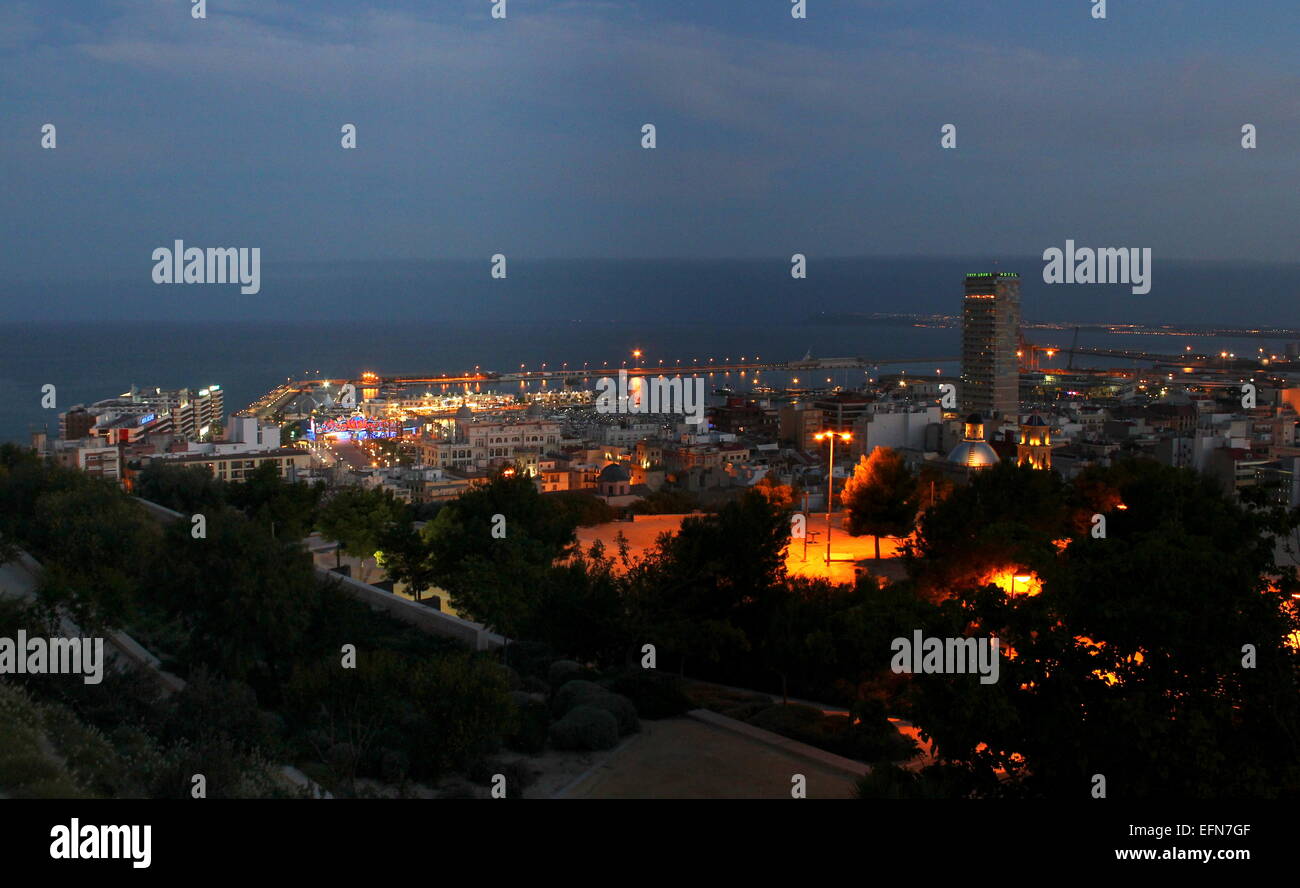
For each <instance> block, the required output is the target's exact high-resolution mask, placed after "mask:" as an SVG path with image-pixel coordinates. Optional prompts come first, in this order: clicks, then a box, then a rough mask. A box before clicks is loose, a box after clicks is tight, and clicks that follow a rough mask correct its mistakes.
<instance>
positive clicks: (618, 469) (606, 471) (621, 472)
mask: <svg viewBox="0 0 1300 888" xmlns="http://www.w3.org/2000/svg"><path fill="white" fill-rule="evenodd" d="M596 480H597V481H631V480H632V476H631V475H629V474H628V473H627V469H625V468H623V467H622V466H620V465H619V464H618V463H610V464H609V465H607V466H605V468H603V469H601V470H600V474H599V475H597V476H596Z"/></svg>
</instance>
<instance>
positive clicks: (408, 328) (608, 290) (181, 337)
mask: <svg viewBox="0 0 1300 888" xmlns="http://www.w3.org/2000/svg"><path fill="white" fill-rule="evenodd" d="M1017 265H1022V266H1024V267H1025V268H1027V269H1028V270H1029V271H1030V272H1031V273H1030V274H1026V275H1023V277H1024V279H1025V283H1024V290H1023V292H1022V313H1023V315H1024V317H1025V321H1026V322H1027V324H1029V325H1031V326H1027V328H1026V329H1025V331H1024V332H1025V336H1026V338H1027V339H1029V340H1030V341H1032V342H1036V343H1040V344H1044V345H1056V346H1058V347H1069V346H1070V344H1071V342H1072V341H1074V337H1075V335H1076V334H1075V331H1074V329H1073V328H1072V326H1071V325H1072V324H1081V325H1084V326H1082V327H1081V328H1080V330H1079V332H1078V334H1077V336H1078V340H1077V341H1078V345H1079V346H1084V347H1096V348H1119V349H1143V350H1146V351H1150V352H1159V353H1165V354H1171V353H1177V352H1182V351H1184V350H1185V349H1186V348H1187V347H1189V346H1190V347H1191V348H1192V350H1194V351H1197V352H1210V353H1214V352H1218V351H1221V350H1222V351H1229V352H1234V353H1236V354H1238V355H1245V354H1250V353H1258V352H1259V351H1260V350H1262V351H1263V353H1265V354H1268V353H1280V352H1281V351H1282V350H1283V349H1284V347H1285V345H1286V343H1287V342H1288V341H1290V339H1289V337H1288V336H1287V335H1254V336H1222V335H1210V331H1211V326H1210V325H1215V324H1219V325H1222V326H1225V327H1232V328H1234V329H1239V328H1246V327H1257V328H1261V329H1272V328H1295V327H1300V310H1297V308H1296V306H1300V302H1297V299H1300V266H1251V265H1242V266H1231V265H1223V264H1217V263H1200V264H1198V263H1184V264H1183V265H1181V266H1178V267H1175V268H1166V269H1165V271H1164V275H1165V277H1166V278H1167V279H1172V282H1171V286H1172V285H1174V284H1175V283H1176V285H1177V286H1179V287H1181V296H1176V295H1173V294H1169V293H1166V292H1165V291H1164V290H1162V289H1161V288H1160V281H1161V278H1160V275H1161V273H1162V272H1161V266H1160V265H1159V264H1157V265H1156V266H1155V282H1156V287H1155V288H1153V293H1154V294H1157V297H1155V298H1158V299H1159V300H1162V301H1161V307H1160V308H1159V309H1158V310H1156V309H1153V307H1152V297H1138V296H1132V295H1130V294H1129V293H1128V292H1127V290H1121V289H1119V288H1115V287H1109V288H1106V287H1097V288H1095V289H1092V290H1090V288H1088V287H1086V286H1075V287H1068V286H1056V287H1047V286H1046V285H1044V284H1042V283H1041V277H1040V276H1039V274H1038V272H1039V270H1040V268H1041V262H1038V263H1035V264H1033V265H1031V264H1029V261H1028V260H1025V261H1023V262H1021V263H1014V262H1013V263H1000V264H998V265H994V264H993V263H988V262H986V263H982V264H977V261H976V260H953V259H942V260H930V261H926V260H917V259H905V260H865V259H864V260H834V261H831V260H827V262H826V263H825V266H824V268H823V271H824V274H823V275H822V276H823V277H825V278H829V280H816V278H817V276H818V273H819V272H818V269H819V265H818V264H817V263H815V262H810V280H809V281H792V280H791V279H790V277H789V274H788V266H786V267H785V268H781V267H778V268H775V269H774V268H773V267H772V263H767V262H762V261H758V260H733V261H728V262H723V263H702V262H695V261H691V262H682V261H674V262H671V263H655V262H653V261H650V260H635V261H628V262H624V263H619V262H610V261H601V262H596V263H581V262H569V263H565V262H559V261H549V262H538V263H535V264H533V265H531V266H530V264H529V263H527V262H517V263H514V264H512V265H511V266H510V270H509V277H508V278H507V280H505V281H499V280H497V281H494V280H491V279H490V278H489V277H488V276H487V273H486V267H484V268H482V269H477V271H476V270H475V269H476V268H477V265H475V264H472V263H471V264H467V263H398V264H397V265H396V266H394V267H389V266H387V265H385V264H383V263H378V264H375V263H343V264H337V265H332V266H331V265H325V266H321V267H297V268H276V267H275V266H274V265H273V264H271V265H268V266H266V267H265V268H264V271H263V287H262V293H260V294H258V295H256V296H242V295H240V294H239V292H238V289H237V288H221V287H219V286H214V287H207V288H205V287H204V286H195V285H191V286H190V287H189V288H188V290H186V289H185V287H183V286H182V287H179V288H177V287H176V285H172V288H171V289H168V287H167V285H160V286H140V285H139V284H138V282H135V283H131V282H126V283H124V282H122V281H121V280H118V279H113V280H106V281H103V282H96V281H92V280H77V281H69V282H64V283H61V284H57V285H56V284H53V283H51V282H18V283H14V282H10V283H8V284H7V285H5V288H4V291H3V292H4V293H5V294H6V297H7V298H6V299H5V300H4V304H5V305H6V306H8V308H7V309H6V313H5V315H4V318H3V320H0V336H3V342H4V347H3V349H0V392H2V393H3V395H4V396H3V397H2V398H0V440H8V441H25V440H28V438H29V435H30V433H31V432H32V431H35V430H40V429H47V430H48V431H49V432H50V434H51V436H53V435H54V434H55V433H56V432H57V428H58V413H59V412H60V411H63V410H66V409H68V408H69V407H71V406H73V405H76V404H81V403H91V402H93V401H97V400H100V399H103V398H109V397H114V396H116V395H119V394H121V393H123V392H125V391H127V390H128V389H129V388H130V387H131V386H132V385H136V386H140V387H154V386H158V387H162V388H181V387H190V388H195V389H198V388H203V387H207V386H210V385H214V384H216V385H220V386H221V387H222V388H223V390H224V391H225V405H226V410H227V412H233V411H235V410H238V409H240V408H242V407H244V406H247V405H248V404H249V403H251V402H253V401H254V400H256V399H257V398H258V397H259V396H261V395H262V394H263V393H265V392H267V391H269V390H270V389H272V388H273V387H275V386H276V385H278V384H279V383H281V382H284V381H285V380H286V379H289V378H293V379H302V378H309V377H315V376H322V377H325V378H339V377H355V376H357V375H358V374H359V373H360V372H361V371H363V370H373V371H375V372H377V373H379V374H380V375H435V374H443V373H456V372H464V371H468V370H470V369H473V368H475V367H478V368H482V369H483V370H495V371H498V372H510V371H515V370H519V369H520V368H521V366H522V367H523V368H524V369H531V370H537V369H542V368H543V365H545V367H546V369H561V368H562V367H564V366H565V365H567V366H568V368H569V369H577V368H580V367H582V366H583V365H584V364H586V365H587V366H588V368H589V369H590V370H596V369H604V368H606V367H608V368H609V369H610V370H617V368H619V367H621V366H622V365H623V363H624V362H628V363H629V364H630V363H632V352H633V351H634V350H640V352H641V354H642V357H641V359H640V363H641V364H642V365H643V366H646V367H651V368H656V367H659V366H662V367H663V368H664V370H665V372H667V373H668V374H669V375H671V373H672V368H673V367H674V366H675V365H676V364H677V362H679V361H680V362H681V363H682V364H683V365H684V364H687V363H691V364H698V363H707V362H708V360H709V359H713V361H714V362H717V363H723V362H728V361H735V360H738V359H740V358H742V357H743V358H745V359H749V360H763V361H788V360H798V359H801V358H803V357H804V356H805V355H809V354H811V355H812V356H814V357H864V358H867V359H868V360H870V361H872V362H875V363H876V364H877V365H878V366H873V367H870V368H868V369H865V370H864V369H857V370H835V371H824V372H823V373H822V374H821V375H820V376H819V377H817V378H813V377H811V376H807V375H804V376H801V377H800V378H799V382H798V383H797V385H799V386H800V387H811V386H825V385H828V384H829V385H844V386H850V387H852V386H854V385H856V384H859V383H861V382H862V381H863V378H864V377H869V376H873V375H877V374H879V373H885V372H891V371H898V370H907V371H908V372H918V373H933V372H935V371H936V370H938V371H941V372H942V373H943V374H949V373H951V374H953V375H956V374H958V373H959V370H960V368H959V365H958V364H957V363H956V359H957V357H958V355H959V351H960V329H959V328H958V327H957V326H956V325H954V324H952V323H946V324H945V323H944V322H942V321H937V320H934V319H931V318H930V317H929V315H931V314H934V315H949V316H955V315H956V314H957V313H958V312H959V311H960V308H961V297H962V271H963V270H964V271H979V270H991V269H994V268H1002V267H1008V266H1010V267H1016V266H1017ZM517 278H522V280H517ZM810 282H811V283H810ZM800 284H808V286H806V287H801V286H800ZM214 291H221V292H214ZM222 292H224V293H225V296H224V298H223V297H222V296H221V293H222ZM176 293H184V294H185V296H186V298H184V299H178V298H177V296H176V295H175V294H176ZM151 300H152V301H151ZM885 315H891V316H889V317H886V316H885ZM893 315H898V316H893ZM901 315H908V317H900V316H901ZM1034 324H1051V325H1053V326H1051V327H1049V328H1043V327H1037V328H1036V327H1034V326H1032V325H1034ZM1091 324H1144V325H1147V326H1146V327H1144V328H1143V329H1141V330H1132V331H1130V332H1121V331H1119V330H1116V329H1114V328H1112V329H1102V328H1097V327H1093V326H1088V325H1091ZM1174 330H1180V331H1187V332H1188V333H1189V335H1183V334H1182V333H1175V332H1173V331H1174ZM1192 333H1194V334H1197V335H1190V334H1192ZM661 361H662V362H663V363H662V364H660V362H661ZM1056 363H1064V362H1063V361H1059V360H1058V361H1057V362H1056ZM1124 365H1125V362H1123V361H1119V360H1114V359H1101V358H1091V359H1084V358H1080V359H1079V360H1077V361H1076V366H1124ZM1130 366H1131V365H1130ZM796 376H798V374H795V373H788V374H775V373H765V374H763V375H762V377H761V380H762V382H763V383H765V384H768V385H773V386H777V387H780V386H784V385H789V384H796V383H794V382H793V380H794V378H795V377H796ZM753 382H754V379H753V376H752V374H749V375H746V376H745V377H741V376H739V375H738V374H735V373H731V374H725V373H718V374H715V376H714V378H713V379H712V380H711V383H712V384H713V385H714V386H716V387H723V386H726V387H730V388H733V389H736V390H740V391H743V390H745V389H746V388H748V387H749V386H751V385H752V384H753ZM552 384H553V383H552ZM46 385H53V386H54V387H55V389H54V392H55V407H54V408H52V409H46V408H43V407H42V404H41V402H42V392H43V387H44V386H46ZM536 387H537V386H536V384H532V385H531V387H529V386H526V387H524V388H525V389H528V388H531V389H532V390H536ZM511 390H514V391H518V390H520V388H519V385H518V384H515V385H514V387H513V388H512V389H511Z"/></svg>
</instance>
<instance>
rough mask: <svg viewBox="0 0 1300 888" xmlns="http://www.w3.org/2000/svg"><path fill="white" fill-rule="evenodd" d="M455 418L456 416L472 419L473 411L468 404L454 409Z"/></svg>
mask: <svg viewBox="0 0 1300 888" xmlns="http://www.w3.org/2000/svg"><path fill="white" fill-rule="evenodd" d="M456 418H457V419H473V418H474V411H473V410H470V409H469V407H468V406H465V407H462V408H460V409H459V410H457V411H456Z"/></svg>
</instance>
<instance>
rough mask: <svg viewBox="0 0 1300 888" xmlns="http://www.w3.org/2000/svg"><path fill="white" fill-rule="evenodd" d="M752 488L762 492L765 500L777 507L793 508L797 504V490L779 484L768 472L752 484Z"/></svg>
mask: <svg viewBox="0 0 1300 888" xmlns="http://www.w3.org/2000/svg"><path fill="white" fill-rule="evenodd" d="M754 489H755V490H757V491H758V492H759V493H761V494H763V496H765V497H766V498H767V501H768V502H770V503H771V504H772V505H774V506H776V507H777V508H778V509H793V508H795V506H796V505H797V504H798V500H799V496H800V494H799V492H798V491H796V490H795V489H794V488H793V487H791V486H790V485H788V484H781V483H780V482H778V481H777V480H776V479H775V478H773V477H772V476H771V475H770V474H768V475H764V476H763V477H762V479H761V480H760V481H759V482H758V483H757V484H755V485H754Z"/></svg>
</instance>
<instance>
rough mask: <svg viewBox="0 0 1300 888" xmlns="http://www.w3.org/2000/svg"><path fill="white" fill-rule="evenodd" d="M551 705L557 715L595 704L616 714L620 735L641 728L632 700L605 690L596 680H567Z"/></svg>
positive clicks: (634, 731)
mask: <svg viewBox="0 0 1300 888" xmlns="http://www.w3.org/2000/svg"><path fill="white" fill-rule="evenodd" d="M551 706H552V710H553V711H554V712H555V714H556V715H557V716H564V715H566V714H568V713H569V712H570V711H572V710H573V709H574V708H575V707H577V706H595V707H596V708H598V709H604V710H605V711H606V712H608V713H609V714H610V715H612V716H614V718H615V720H616V721H617V723H618V732H619V734H620V735H623V734H634V733H636V732H637V731H639V730H641V720H640V719H639V718H638V717H637V712H636V707H635V706H634V705H632V701H631V700H629V699H628V698H627V697H624V696H622V695H621V694H615V693H613V692H611V691H607V690H605V689H604V688H602V687H601V686H600V685H598V684H596V683H595V682H590V681H584V680H582V679H574V680H573V681H570V682H566V683H565V685H564V686H563V687H562V688H560V689H559V690H558V691H556V692H555V700H554V701H552V704H551Z"/></svg>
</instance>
